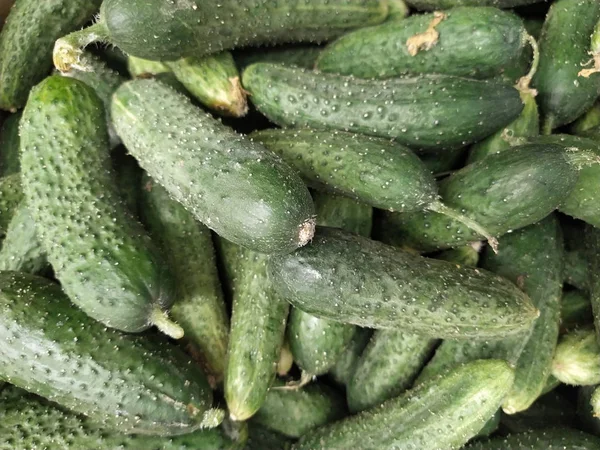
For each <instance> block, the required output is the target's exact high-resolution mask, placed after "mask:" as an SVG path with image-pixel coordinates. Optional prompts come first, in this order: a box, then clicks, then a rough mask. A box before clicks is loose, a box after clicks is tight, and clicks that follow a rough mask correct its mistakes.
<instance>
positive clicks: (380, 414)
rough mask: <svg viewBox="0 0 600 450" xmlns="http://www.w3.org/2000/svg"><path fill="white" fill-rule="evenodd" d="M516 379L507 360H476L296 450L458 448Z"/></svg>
mask: <svg viewBox="0 0 600 450" xmlns="http://www.w3.org/2000/svg"><path fill="white" fill-rule="evenodd" d="M512 380H513V372H512V369H511V368H510V367H509V366H508V365H507V364H506V363H505V362H504V361H498V360H487V361H476V362H473V363H470V364H467V365H464V366H461V367H459V368H457V369H455V370H453V371H451V372H449V373H448V374H446V375H445V376H443V377H439V378H437V379H435V380H431V381H430V382H428V383H424V384H422V385H421V386H419V387H417V388H415V389H413V390H412V391H409V392H408V393H406V394H404V395H402V396H400V397H397V398H394V399H391V400H388V401H387V402H385V403H383V404H382V405H381V406H379V407H377V408H373V409H371V410H368V411H364V412H362V413H360V414H358V415H356V416H352V417H350V418H347V419H344V420H341V421H338V422H336V423H334V424H332V425H328V426H325V427H322V428H320V429H317V430H315V431H313V432H309V433H307V434H306V435H305V436H304V437H302V439H300V441H299V442H298V443H297V444H295V445H294V446H293V447H292V448H293V449H294V450H308V449H316V448H320V449H329V448H332V449H333V448H336V449H337V448H339V449H342V448H353V447H354V446H356V445H360V448H361V449H363V450H371V449H373V450H375V449H383V448H385V449H392V448H394V449H458V448H460V447H461V446H462V445H463V444H465V443H466V442H467V441H468V440H469V439H470V438H472V437H473V436H475V435H476V434H477V433H478V432H479V430H481V428H482V427H483V425H484V424H485V422H486V421H487V420H488V419H490V418H491V417H492V416H493V415H494V413H495V412H496V410H497V408H498V406H499V405H500V402H501V401H502V398H503V397H504V395H505V394H506V393H507V392H508V390H509V389H510V385H511V384H512ZM484 399H485V400H484ZM392 424H393V425H392Z"/></svg>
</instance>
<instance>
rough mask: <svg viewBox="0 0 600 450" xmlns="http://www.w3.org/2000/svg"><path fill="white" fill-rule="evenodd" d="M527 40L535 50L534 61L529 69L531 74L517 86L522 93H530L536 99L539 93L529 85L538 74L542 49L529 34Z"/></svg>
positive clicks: (521, 79) (518, 82) (520, 79)
mask: <svg viewBox="0 0 600 450" xmlns="http://www.w3.org/2000/svg"><path fill="white" fill-rule="evenodd" d="M525 40H526V41H527V42H528V43H529V45H531V49H532V50H533V60H532V61H531V67H530V68H529V72H528V73H527V75H525V76H523V77H521V78H519V81H517V85H516V86H515V87H516V88H517V90H519V92H521V93H529V94H531V95H533V96H534V97H535V96H536V95H537V91H536V90H535V89H531V88H530V87H529V84H530V83H531V80H532V79H533V77H534V75H535V73H536V72H537V69H538V66H539V64H540V48H539V47H538V44H537V42H536V40H535V39H534V38H533V36H531V35H530V34H528V33H525Z"/></svg>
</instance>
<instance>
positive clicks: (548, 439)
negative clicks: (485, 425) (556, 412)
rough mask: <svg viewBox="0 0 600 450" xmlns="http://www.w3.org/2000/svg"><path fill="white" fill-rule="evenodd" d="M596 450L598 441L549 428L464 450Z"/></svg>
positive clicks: (473, 444) (483, 442)
mask: <svg viewBox="0 0 600 450" xmlns="http://www.w3.org/2000/svg"><path fill="white" fill-rule="evenodd" d="M507 449H510V450H518V449H522V450H566V449H568V450H598V449H600V439H599V438H597V437H595V436H593V435H591V434H587V433H584V432H583V431H579V430H575V429H572V428H561V427H558V428H550V429H542V430H533V431H527V432H524V433H516V434H510V435H508V436H505V437H504V436H502V437H494V438H492V439H490V440H488V441H481V442H474V443H472V444H470V445H468V446H466V447H465V450H507Z"/></svg>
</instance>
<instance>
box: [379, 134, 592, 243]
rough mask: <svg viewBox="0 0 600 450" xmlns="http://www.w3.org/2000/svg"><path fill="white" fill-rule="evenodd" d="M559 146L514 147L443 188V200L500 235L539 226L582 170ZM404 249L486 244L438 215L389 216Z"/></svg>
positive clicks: (457, 175) (470, 167)
mask: <svg viewBox="0 0 600 450" xmlns="http://www.w3.org/2000/svg"><path fill="white" fill-rule="evenodd" d="M568 152H569V150H567V149H566V148H565V147H564V146H561V145H556V144H545V143H540V144H528V145H522V146H518V147H514V148H513V149H512V150H511V151H508V152H501V153H497V154H493V155H489V156H488V157H486V158H484V159H482V160H480V161H477V162H475V163H473V164H470V165H468V166H466V167H464V168H463V169H461V170H459V171H457V172H455V173H454V174H453V175H451V176H450V177H448V178H446V179H445V180H443V181H442V182H441V183H440V184H439V191H440V195H441V197H442V201H443V202H444V203H445V204H446V205H448V206H449V207H451V208H453V209H456V210H460V211H462V212H463V213H464V214H465V215H467V216H468V217H470V218H472V219H473V220H475V221H477V222H478V223H479V224H480V225H482V226H483V227H484V228H486V229H487V230H488V231H489V232H490V233H491V234H493V235H495V236H502V235H503V234H505V233H507V232H508V231H510V230H517V229H519V228H523V227H525V226H527V225H530V224H533V223H536V222H538V221H540V220H542V219H543V218H544V217H546V216H548V215H549V214H550V213H551V212H552V211H553V210H555V209H556V208H557V207H558V206H559V205H561V204H562V202H563V201H564V200H565V199H566V198H567V196H568V195H569V193H570V192H572V190H573V189H574V187H575V186H576V183H577V178H578V174H579V169H580V167H579V166H578V165H577V164H574V163H573V162H572V161H571V160H570V159H569V155H568ZM385 220H386V221H387V223H386V224H385V226H386V227H388V228H393V227H397V228H398V232H399V234H400V235H401V238H402V241H403V244H404V245H406V246H408V247H411V248H414V249H418V250H421V251H433V250H438V249H444V248H450V247H455V246H458V245H463V244H467V243H469V242H473V241H478V240H481V239H482V237H481V236H478V235H476V234H475V233H473V232H472V231H471V230H469V229H468V228H466V227H465V226H464V225H462V224H460V223H457V222H456V221H454V220H452V219H449V218H447V217H444V216H442V215H441V214H439V213H434V212H415V213H406V214H389V215H387V216H386V217H385Z"/></svg>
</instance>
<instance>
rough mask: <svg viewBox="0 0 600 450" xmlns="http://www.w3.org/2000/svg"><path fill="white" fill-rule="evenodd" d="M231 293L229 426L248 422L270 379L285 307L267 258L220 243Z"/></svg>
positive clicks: (282, 332) (227, 379)
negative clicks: (268, 267)
mask: <svg viewBox="0 0 600 450" xmlns="http://www.w3.org/2000/svg"><path fill="white" fill-rule="evenodd" d="M221 248H222V250H223V251H222V252H221V254H222V255H223V256H225V261H224V262H225V265H226V266H228V270H227V272H228V273H229V274H230V277H231V278H230V280H229V282H230V283H231V285H232V287H233V312H232V315H231V329H230V334H229V348H228V360H227V367H226V370H225V389H224V390H225V400H226V401H227V407H228V409H229V415H230V417H231V418H232V419H233V420H236V421H242V420H247V419H248V418H250V417H252V416H253V415H254V414H255V413H256V411H258V410H259V409H260V407H261V406H262V404H263V403H264V401H265V399H266V398H267V391H268V390H269V388H270V387H271V384H272V382H273V380H274V379H275V372H276V368H277V361H278V360H279V354H280V352H281V347H282V345H283V341H284V336H285V322H286V319H287V316H288V311H289V305H288V303H287V302H286V301H285V300H283V299H282V298H280V297H279V296H278V295H277V294H276V293H275V292H274V290H273V288H272V283H271V280H270V278H269V275H268V272H267V260H268V257H267V256H266V255H264V254H260V253H255V252H252V251H250V250H247V249H243V248H241V247H238V246H235V245H234V244H231V243H229V242H227V241H225V240H224V239H221Z"/></svg>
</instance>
